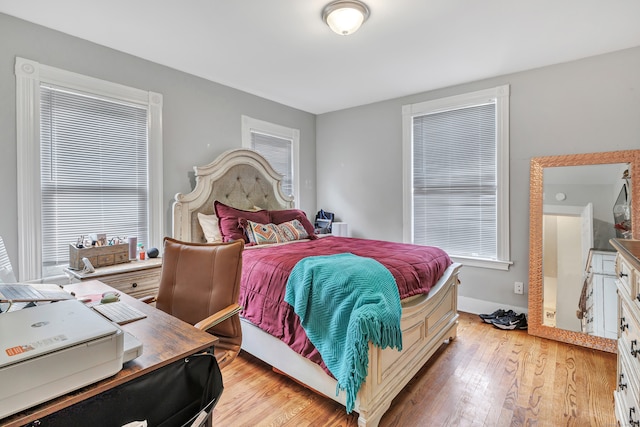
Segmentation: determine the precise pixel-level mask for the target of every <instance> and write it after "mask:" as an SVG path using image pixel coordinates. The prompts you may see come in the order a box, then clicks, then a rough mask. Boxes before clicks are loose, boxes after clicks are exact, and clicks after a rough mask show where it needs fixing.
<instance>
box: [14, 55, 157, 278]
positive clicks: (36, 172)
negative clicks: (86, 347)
mask: <svg viewBox="0 0 640 427" xmlns="http://www.w3.org/2000/svg"><path fill="white" fill-rule="evenodd" d="M15 75H16V134H17V168H18V178H17V185H18V242H19V243H18V263H17V264H18V273H19V280H20V281H27V280H34V279H39V278H41V277H42V253H41V248H42V241H41V240H42V237H41V236H42V233H41V218H40V216H41V215H40V211H41V197H40V126H39V123H40V108H39V105H40V83H41V82H44V83H48V84H54V85H58V86H62V87H67V88H70V89H75V90H79V91H83V92H87V93H91V94H96V95H100V96H104V97H109V98H114V99H118V100H121V101H126V102H130V103H134V104H142V105H145V106H146V107H147V108H148V111H149V113H148V114H149V146H148V153H149V238H150V242H148V245H149V246H156V247H160V244H161V243H162V238H163V234H164V233H163V228H164V218H163V212H164V208H163V194H162V95H161V94H159V93H155V92H148V91H143V90H140V89H135V88H130V87H127V86H123V85H120V84H117V83H111V82H108V81H105V80H100V79H96V78H93V77H88V76H83V75H81V74H77V73H73V72H70V71H66V70H61V69H58V68H54V67H50V66H47V65H43V64H40V63H38V62H36V61H31V60H28V59H24V58H20V57H16V64H15Z"/></svg>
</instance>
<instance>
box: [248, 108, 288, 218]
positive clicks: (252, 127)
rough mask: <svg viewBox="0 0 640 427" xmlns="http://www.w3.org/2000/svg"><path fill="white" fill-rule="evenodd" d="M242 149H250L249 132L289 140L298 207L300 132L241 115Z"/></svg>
mask: <svg viewBox="0 0 640 427" xmlns="http://www.w3.org/2000/svg"><path fill="white" fill-rule="evenodd" d="M241 121H242V147H243V148H247V149H249V150H250V149H251V132H252V131H255V132H260V133H264V134H267V135H271V136H275V137H278V138H282V139H288V140H291V146H292V149H293V153H291V155H292V156H293V201H294V205H295V207H299V206H300V130H298V129H293V128H289V127H286V126H281V125H277V124H275V123H270V122H265V121H263V120H258V119H254V118H252V117H249V116H245V115H242V117H241Z"/></svg>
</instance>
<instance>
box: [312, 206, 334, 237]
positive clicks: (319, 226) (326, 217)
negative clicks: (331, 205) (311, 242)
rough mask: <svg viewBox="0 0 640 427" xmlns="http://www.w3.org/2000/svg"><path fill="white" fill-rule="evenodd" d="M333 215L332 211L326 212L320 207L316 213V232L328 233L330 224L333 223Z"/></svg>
mask: <svg viewBox="0 0 640 427" xmlns="http://www.w3.org/2000/svg"><path fill="white" fill-rule="evenodd" d="M334 217H335V215H334V214H333V212H327V211H325V210H324V209H320V210H319V211H318V213H317V214H316V224H315V227H316V234H328V233H331V224H332V223H333V219H334Z"/></svg>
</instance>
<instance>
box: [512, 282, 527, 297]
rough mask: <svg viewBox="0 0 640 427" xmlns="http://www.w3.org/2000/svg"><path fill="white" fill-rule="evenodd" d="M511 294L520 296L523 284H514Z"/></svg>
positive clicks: (522, 291)
mask: <svg viewBox="0 0 640 427" xmlns="http://www.w3.org/2000/svg"><path fill="white" fill-rule="evenodd" d="M513 292H515V293H516V294H520V295H522V294H523V293H524V283H522V282H516V283H515V284H514V286H513Z"/></svg>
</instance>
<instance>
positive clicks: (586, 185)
mask: <svg viewBox="0 0 640 427" xmlns="http://www.w3.org/2000/svg"><path fill="white" fill-rule="evenodd" d="M530 166H531V169H530V181H529V184H530V187H529V209H530V210H529V318H528V320H529V333H530V334H531V335H536V336H540V337H544V338H550V339H555V340H558V341H564V342H567V343H571V344H577V345H582V346H586V347H591V348H595V349H599V350H604V351H609V352H616V339H615V337H616V331H617V325H616V317H617V303H616V299H617V295H616V293H615V276H614V274H615V273H614V268H615V256H616V254H615V252H614V251H613V248H612V247H611V246H610V245H609V240H610V239H611V238H632V237H635V238H638V237H640V195H638V194H637V193H638V189H636V187H637V185H636V186H634V185H633V182H632V181H633V177H634V176H640V150H626V151H610V152H600V153H584V154H568V155H560V156H545V157H534V158H532V159H531V165H530ZM636 213H638V214H636Z"/></svg>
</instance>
